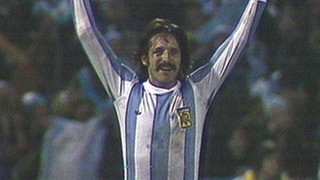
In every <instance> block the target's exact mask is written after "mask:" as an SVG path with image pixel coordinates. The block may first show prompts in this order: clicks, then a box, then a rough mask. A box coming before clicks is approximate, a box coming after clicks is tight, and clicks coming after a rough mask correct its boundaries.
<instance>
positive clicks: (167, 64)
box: [157, 62, 177, 71]
mask: <svg viewBox="0 0 320 180" xmlns="http://www.w3.org/2000/svg"><path fill="white" fill-rule="evenodd" d="M163 68H170V69H173V70H174V71H175V70H176V69H177V66H176V65H175V64H173V63H170V62H163V63H160V64H158V66H157V70H160V69H163Z"/></svg>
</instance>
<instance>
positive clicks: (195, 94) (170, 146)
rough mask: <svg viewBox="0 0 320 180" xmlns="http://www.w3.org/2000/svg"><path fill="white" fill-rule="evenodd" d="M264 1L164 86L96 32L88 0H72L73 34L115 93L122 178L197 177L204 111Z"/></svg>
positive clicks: (254, 2)
mask: <svg viewBox="0 0 320 180" xmlns="http://www.w3.org/2000/svg"><path fill="white" fill-rule="evenodd" d="M265 4H266V0H249V3H248V5H247V7H246V9H245V11H244V13H243V16H242V18H241V20H240V22H239V24H238V26H237V27H236V29H235V30H234V32H233V33H232V34H231V35H230V37H229V38H228V39H227V40H226V41H225V42H224V43H223V44H222V45H221V46H220V47H219V49H218V50H217V51H216V52H215V54H214V55H213V56H212V58H211V60H210V61H209V62H208V63H207V64H206V65H204V66H203V67H201V68H199V69H198V70H196V71H195V72H193V73H192V74H190V75H189V76H187V78H186V79H185V80H184V81H181V82H178V83H177V85H176V86H174V87H173V88H171V89H162V88H158V87H154V86H153V85H151V84H150V83H149V82H148V81H146V82H144V83H140V82H139V81H138V77H137V75H136V74H135V73H134V72H133V71H132V70H131V69H130V68H129V67H127V66H126V65H124V64H122V63H121V61H119V59H118V58H117V56H116V55H115V54H114V53H113V51H112V50H111V48H110V46H109V45H108V43H107V42H106V40H105V39H104V38H103V36H102V35H101V33H100V32H99V30H98V28H97V26H96V24H95V21H94V17H93V15H92V12H91V8H90V2H89V0H73V10H74V17H75V18H74V21H75V25H76V30H77V34H78V36H79V38H80V40H81V42H82V45H83V47H84V49H85V50H86V52H87V54H88V57H89V59H90V61H91V63H92V65H93V67H94V68H95V70H96V72H97V74H98V76H99V78H100V80H101V82H102V83H103V85H104V87H105V88H106V90H107V92H108V93H109V95H110V96H111V97H112V98H113V99H114V105H115V107H116V111H117V115H118V120H119V124H120V128H121V138H122V150H123V158H124V165H125V167H124V168H125V179H130V180H131V179H139V180H140V179H143V180H146V179H159V180H164V179H168V180H175V179H179V180H180V179H185V180H195V179H198V167H199V156H200V146H201V138H202V137H201V136H202V131H203V124H204V119H205V115H206V113H207V111H208V108H209V105H210V103H211V102H212V101H213V98H214V96H215V95H216V93H217V91H218V89H219V88H220V86H221V84H222V83H223V81H224V80H225V79H226V76H227V75H228V74H229V72H230V71H231V69H232V68H233V66H234V64H235V63H236V60H237V59H239V56H240V55H241V54H242V52H243V50H244V49H245V47H246V45H247V42H248V41H249V39H250V37H251V36H252V34H253V32H254V29H255V28H256V25H257V23H258V20H259V18H260V16H261V13H262V11H263V9H264V6H265ZM179 111H180V112H179ZM184 112H186V113H184ZM179 113H182V114H180V115H179ZM190 119H191V121H192V122H191V123H192V125H191V126H190V127H187V128H182V126H181V124H182V122H184V120H190Z"/></svg>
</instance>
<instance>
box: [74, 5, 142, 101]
mask: <svg viewBox="0 0 320 180" xmlns="http://www.w3.org/2000/svg"><path fill="white" fill-rule="evenodd" d="M71 2H72V11H73V17H74V23H75V28H76V32H77V35H78V36H79V39H80V41H81V43H82V45H83V48H84V49H85V51H86V53H87V55H88V57H89V60H90V62H91V64H92V65H93V67H94V69H95V71H96V72H97V74H98V76H99V78H100V80H101V82H102V83H103V86H104V87H105V88H106V90H107V92H108V93H109V95H110V97H112V98H113V99H117V98H118V97H120V96H121V95H122V94H123V93H124V91H125V88H126V85H127V83H126V82H130V81H133V80H134V79H135V77H136V76H135V74H134V73H133V72H132V71H131V70H130V69H129V68H128V67H127V66H125V65H124V64H123V63H121V61H120V60H119V59H118V57H117V56H116V55H115V54H114V52H113V51H112V49H111V47H110V46H109V44H108V43H107V41H106V40H105V38H104V37H103V36H102V34H101V32H100V31H99V29H98V27H97V25H96V22H95V18H94V16H93V13H92V9H91V4H90V0H71Z"/></svg>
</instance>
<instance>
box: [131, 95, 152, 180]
mask: <svg viewBox="0 0 320 180" xmlns="http://www.w3.org/2000/svg"><path fill="white" fill-rule="evenodd" d="M155 107H156V95H151V94H149V93H148V92H146V91H145V92H144V97H143V99H142V102H141V104H140V108H139V112H138V114H139V115H138V117H137V130H136V143H135V146H136V147H135V158H136V159H135V163H136V164H135V165H136V170H135V172H136V179H150V176H151V175H150V153H151V137H152V129H153V119H154V111H155Z"/></svg>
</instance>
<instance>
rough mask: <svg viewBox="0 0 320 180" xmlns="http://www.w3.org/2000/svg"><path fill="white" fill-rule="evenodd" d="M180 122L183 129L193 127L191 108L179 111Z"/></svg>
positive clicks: (182, 108) (179, 109)
mask: <svg viewBox="0 0 320 180" xmlns="http://www.w3.org/2000/svg"><path fill="white" fill-rule="evenodd" d="M177 112H178V115H179V120H180V126H181V127H182V128H184V129H185V128H188V127H191V126H192V120H191V114H190V108H189V107H181V108H178V109H177Z"/></svg>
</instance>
